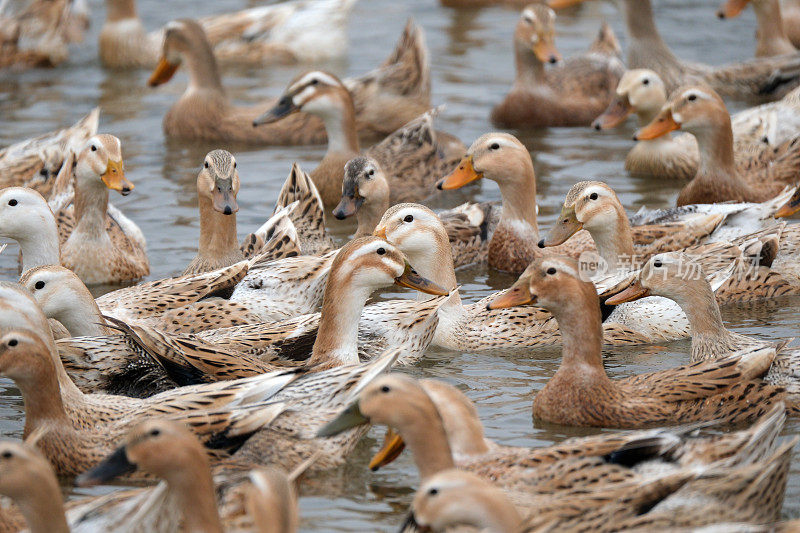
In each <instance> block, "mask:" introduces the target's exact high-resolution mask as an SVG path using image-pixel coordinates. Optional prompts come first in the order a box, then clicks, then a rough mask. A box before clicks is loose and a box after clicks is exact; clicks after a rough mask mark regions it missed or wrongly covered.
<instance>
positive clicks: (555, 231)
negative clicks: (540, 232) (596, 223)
mask: <svg viewBox="0 0 800 533" xmlns="http://www.w3.org/2000/svg"><path fill="white" fill-rule="evenodd" d="M582 228H583V223H581V222H580V221H578V219H577V218H576V216H575V208H574V207H567V206H564V207H562V208H561V216H559V217H558V221H557V222H556V224H555V225H554V226H553V227H552V228H550V231H549V232H548V233H547V237H545V238H543V239H542V240H540V241H539V248H545V247H547V246H558V245H559V244H564V242H566V240H567V239H569V238H570V237H572V236H573V235H575V234H576V233H577V232H578V231H580V230H581V229H582Z"/></svg>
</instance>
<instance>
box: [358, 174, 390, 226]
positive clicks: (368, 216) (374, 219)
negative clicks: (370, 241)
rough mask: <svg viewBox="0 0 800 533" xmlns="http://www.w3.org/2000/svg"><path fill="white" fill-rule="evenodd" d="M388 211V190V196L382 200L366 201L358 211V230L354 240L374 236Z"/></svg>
mask: <svg viewBox="0 0 800 533" xmlns="http://www.w3.org/2000/svg"><path fill="white" fill-rule="evenodd" d="M387 189H388V186H387ZM387 209H389V194H388V190H387V194H386V196H382V197H381V198H380V199H376V200H364V202H363V203H362V204H361V207H359V209H358V211H357V212H356V220H358V228H357V229H356V234H355V236H354V237H353V238H354V239H357V238H359V237H366V236H367V235H372V232H373V231H375V227H376V226H377V225H378V222H380V221H381V217H382V216H383V214H384V213H385V212H386V210H387Z"/></svg>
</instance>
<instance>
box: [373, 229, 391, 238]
mask: <svg viewBox="0 0 800 533" xmlns="http://www.w3.org/2000/svg"><path fill="white" fill-rule="evenodd" d="M372 234H373V235H375V236H376V237H380V238H381V239H383V240H384V241H385V240H388V239H387V238H386V226H378V227H377V228H375V231H373V232H372Z"/></svg>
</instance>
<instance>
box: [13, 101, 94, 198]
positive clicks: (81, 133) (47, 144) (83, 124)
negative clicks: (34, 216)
mask: <svg viewBox="0 0 800 533" xmlns="http://www.w3.org/2000/svg"><path fill="white" fill-rule="evenodd" d="M99 118H100V108H99V107H96V108H94V109H93V110H91V111H90V112H89V113H88V114H87V115H86V116H84V117H83V118H82V119H80V120H79V121H78V122H76V123H75V124H73V125H72V126H70V127H68V128H64V129H60V130H55V131H51V132H48V133H45V134H43V135H39V136H38V137H34V138H33V139H28V140H26V141H21V142H18V143H15V144H12V145H11V146H7V147H6V148H3V149H2V150H0V176H2V177H1V178H0V187H2V188H5V187H14V186H23V187H30V188H32V189H36V190H37V191H39V192H40V193H42V194H43V195H49V193H50V191H51V190H52V188H53V183H54V181H55V177H56V176H57V175H58V173H59V170H61V166H62V165H63V164H64V161H65V160H66V159H67V156H68V155H69V154H70V153H71V152H73V151H77V150H79V149H80V148H81V147H82V146H83V144H84V143H85V142H86V141H87V140H88V139H89V137H92V136H93V135H95V134H96V133H97V123H98V120H99Z"/></svg>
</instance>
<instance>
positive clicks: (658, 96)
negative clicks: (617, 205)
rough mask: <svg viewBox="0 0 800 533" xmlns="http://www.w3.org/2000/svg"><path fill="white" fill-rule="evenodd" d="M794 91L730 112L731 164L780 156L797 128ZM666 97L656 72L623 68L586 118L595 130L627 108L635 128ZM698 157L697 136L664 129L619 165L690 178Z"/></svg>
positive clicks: (757, 164) (747, 165)
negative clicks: (611, 92)
mask: <svg viewBox="0 0 800 533" xmlns="http://www.w3.org/2000/svg"><path fill="white" fill-rule="evenodd" d="M799 92H800V89H795V90H793V91H792V92H791V93H789V94H787V95H786V96H785V97H784V98H782V99H781V100H779V101H777V102H771V103H768V104H761V105H759V106H756V107H753V108H749V109H746V110H744V111H740V112H738V113H736V114H734V115H732V116H731V127H732V131H733V143H734V159H735V162H736V165H737V167H739V168H742V169H744V170H751V169H754V168H762V167H765V166H769V165H770V164H771V162H772V161H773V159H775V158H776V157H780V156H781V155H782V153H783V151H784V150H785V145H786V144H787V143H788V144H791V142H792V141H793V139H794V137H796V136H797V134H798V132H800V120H799V119H800V113H798V111H800V108H798V106H797V103H798V99H797V96H798V94H799ZM666 102H667V93H666V87H665V86H664V82H663V81H662V80H661V77H660V76H659V75H658V74H656V73H655V72H654V71H652V70H650V69H633V70H629V71H627V72H626V73H625V74H624V75H623V76H622V79H620V82H619V85H617V91H616V98H615V99H614V101H613V102H611V104H609V106H608V108H607V109H606V110H605V112H603V114H602V115H600V116H599V117H597V118H596V119H595V120H594V122H592V127H594V128H595V129H596V130H598V131H599V130H604V129H609V128H614V127H616V126H618V125H619V124H621V123H622V121H624V120H625V118H626V117H627V116H628V115H630V114H631V113H636V115H637V117H638V119H639V125H640V127H641V126H646V125H647V124H649V123H650V122H651V121H652V120H653V119H654V118H655V117H656V116H657V115H658V113H659V112H660V111H661V108H662V107H663V106H664V104H665V103H666ZM778 117H781V120H778ZM698 161H699V154H698V150H697V141H696V139H695V138H694V136H693V135H691V134H689V135H687V134H682V135H678V136H676V137H673V136H672V134H671V133H666V134H664V135H663V136H661V137H658V138H655V139H650V140H640V141H639V142H637V143H636V144H635V145H634V147H633V148H631V151H630V152H628V155H627V156H626V157H625V170H627V171H628V172H630V173H632V174H634V175H647V176H656V177H665V178H674V179H678V180H690V179H692V178H693V177H694V176H695V174H696V173H697V165H698ZM751 171H752V170H751Z"/></svg>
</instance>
